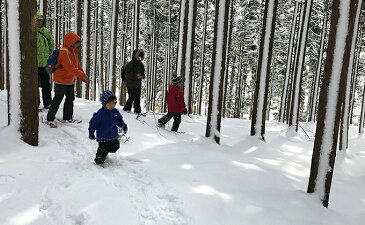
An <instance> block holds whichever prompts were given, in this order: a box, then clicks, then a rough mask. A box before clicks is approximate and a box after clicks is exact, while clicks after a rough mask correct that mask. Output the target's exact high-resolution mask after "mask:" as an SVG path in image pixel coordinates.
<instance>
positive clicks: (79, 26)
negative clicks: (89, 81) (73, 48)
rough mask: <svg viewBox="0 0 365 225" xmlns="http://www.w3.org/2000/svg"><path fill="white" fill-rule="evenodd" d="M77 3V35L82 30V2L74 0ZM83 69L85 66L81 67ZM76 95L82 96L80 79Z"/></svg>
mask: <svg viewBox="0 0 365 225" xmlns="http://www.w3.org/2000/svg"><path fill="white" fill-rule="evenodd" d="M76 1H77V3H76V17H75V19H76V21H75V23H76V34H78V35H81V30H82V15H83V13H82V11H83V9H82V5H83V4H82V3H83V0H76ZM81 47H84V46H81ZM79 59H81V51H79ZM83 69H85V68H83ZM76 96H77V97H78V98H81V97H82V85H81V80H80V79H77V81H76Z"/></svg>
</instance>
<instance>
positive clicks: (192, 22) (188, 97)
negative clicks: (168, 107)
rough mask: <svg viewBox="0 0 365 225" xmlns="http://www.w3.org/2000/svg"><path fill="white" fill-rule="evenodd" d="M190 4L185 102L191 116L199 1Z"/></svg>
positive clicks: (191, 0)
mask: <svg viewBox="0 0 365 225" xmlns="http://www.w3.org/2000/svg"><path fill="white" fill-rule="evenodd" d="M186 1H187V2H188V6H189V8H188V9H186V10H187V11H188V21H187V22H188V24H187V26H188V27H187V38H186V55H185V59H186V63H185V64H184V65H183V66H184V67H185V74H184V78H185V82H184V100H185V104H186V107H187V110H188V113H189V114H190V113H191V112H192V110H191V106H192V80H193V70H194V64H193V61H194V54H193V53H194V43H195V26H196V11H197V1H196V0H186Z"/></svg>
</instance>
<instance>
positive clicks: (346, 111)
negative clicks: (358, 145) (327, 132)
mask: <svg viewBox="0 0 365 225" xmlns="http://www.w3.org/2000/svg"><path fill="white" fill-rule="evenodd" d="M357 2H358V4H357V11H356V18H355V24H354V28H353V34H352V37H353V38H352V44H351V52H350V59H349V65H348V67H349V68H348V72H347V79H346V84H345V89H344V91H345V96H344V102H343V104H342V115H341V123H340V145H339V150H346V149H347V148H348V145H349V143H348V138H349V122H350V108H351V104H350V102H351V99H352V97H351V84H353V85H354V88H355V87H356V86H355V80H356V78H355V73H352V72H353V64H354V55H355V48H356V42H357V35H358V28H359V18H360V11H361V4H362V0H357ZM352 74H354V77H353V79H352Z"/></svg>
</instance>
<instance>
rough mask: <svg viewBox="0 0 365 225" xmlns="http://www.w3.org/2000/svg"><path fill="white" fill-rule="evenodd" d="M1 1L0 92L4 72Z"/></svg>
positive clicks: (0, 6)
mask: <svg viewBox="0 0 365 225" xmlns="http://www.w3.org/2000/svg"><path fill="white" fill-rule="evenodd" d="M2 8H3V0H0V65H1V66H0V90H4V89H5V87H4V85H5V70H4V53H5V52H4V46H3V41H4V39H3V35H4V32H3V10H2Z"/></svg>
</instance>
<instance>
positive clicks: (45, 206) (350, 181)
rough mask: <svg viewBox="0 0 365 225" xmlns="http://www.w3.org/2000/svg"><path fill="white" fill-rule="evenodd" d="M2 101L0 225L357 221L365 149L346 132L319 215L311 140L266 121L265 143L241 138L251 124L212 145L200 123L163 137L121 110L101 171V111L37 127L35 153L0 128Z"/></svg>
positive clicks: (226, 132) (82, 103)
mask: <svg viewBox="0 0 365 225" xmlns="http://www.w3.org/2000/svg"><path fill="white" fill-rule="evenodd" d="M5 100H6V92H5V91H0V113H1V114H0V118H1V119H0V146H2V148H1V151H0V171H1V172H0V217H1V218H2V219H1V222H0V224H4V225H25V224H26V225H46V224H47V225H53V224H54V225H59V224H62V225H74V224H85V225H95V224H97V225H98V224H103V225H114V224H127V225H134V224H146V225H147V224H148V225H169V224H171V225H172V224H177V225H183V224H189V225H191V224H210V225H222V224H229V225H240V224H243V222H244V224H255V225H267V224H273V225H293V224H295V225H307V224H316V225H325V224H331V225H343V224H349V225H360V224H363V221H364V219H365V214H364V211H365V194H364V191H363V190H364V187H365V179H364V175H363V171H364V170H365V148H364V146H365V141H364V138H363V137H362V136H357V134H356V129H357V127H353V126H351V127H350V131H351V132H350V143H351V146H350V147H351V148H350V149H349V150H348V151H346V152H340V153H339V154H338V156H337V163H336V170H335V176H334V178H333V184H332V191H331V201H330V205H329V207H330V208H329V209H326V208H324V207H323V206H322V204H321V203H320V202H319V201H318V199H317V198H316V197H315V196H313V195H311V194H307V193H306V192H305V191H306V187H307V183H308V179H309V171H310V161H311V153H312V148H313V140H311V141H308V140H307V139H306V137H305V135H304V134H303V133H300V134H293V135H292V136H286V135H285V132H286V130H287V128H286V126H285V125H284V124H282V123H278V122H267V126H266V141H267V143H264V142H262V141H259V140H257V139H256V138H253V137H250V136H249V130H250V121H249V120H242V119H223V120H222V130H221V132H222V134H221V135H222V137H224V138H222V139H221V145H217V144H215V143H214V142H212V141H210V140H209V139H207V138H205V137H203V136H204V133H205V123H206V117H195V118H189V117H187V116H183V118H182V123H181V126H180V128H179V130H180V131H183V132H185V133H178V134H175V133H172V132H170V131H168V129H169V128H171V126H172V121H170V122H169V124H168V126H167V128H166V130H164V129H157V128H156V127H155V121H156V119H158V118H159V117H160V116H161V115H147V116H146V117H143V118H142V119H140V120H136V119H135V118H136V116H135V114H130V113H124V112H123V111H122V110H121V108H119V110H120V111H121V112H122V115H123V116H124V120H125V122H126V123H127V124H128V127H129V132H128V134H127V135H128V136H130V141H129V142H127V143H121V148H120V149H119V151H118V152H117V153H115V154H110V155H109V156H108V157H109V158H108V159H107V166H106V168H101V167H99V166H96V165H94V164H93V159H94V156H95V152H96V149H97V143H96V142H94V141H91V140H89V139H88V138H87V136H88V131H87V128H88V121H89V119H90V118H91V116H92V114H93V113H94V112H95V111H97V110H98V108H99V107H100V103H98V102H93V101H89V100H84V99H76V101H75V111H74V115H75V117H76V118H79V119H82V120H83V122H82V123H81V124H78V125H76V124H59V125H60V127H59V128H56V129H51V128H48V127H46V126H45V125H44V124H42V123H41V124H40V135H39V137H40V143H39V146H38V147H32V146H29V145H26V144H25V143H24V142H22V141H21V140H20V137H19V136H18V135H17V133H18V132H17V131H16V129H15V128H14V127H12V126H10V127H9V126H5V124H6V123H5V122H6V119H4V118H6V114H5V113H4V111H6V110H4V111H2V109H4V108H6V101H5ZM62 106H63V104H61V108H62ZM61 115H62V110H61V109H60V110H58V114H57V117H61ZM41 116H43V117H44V116H45V113H43V112H42V113H41ZM309 126H311V129H314V127H315V124H314V123H310V124H309ZM303 127H306V126H304V125H303Z"/></svg>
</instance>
